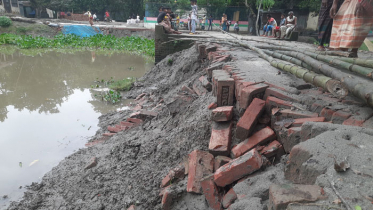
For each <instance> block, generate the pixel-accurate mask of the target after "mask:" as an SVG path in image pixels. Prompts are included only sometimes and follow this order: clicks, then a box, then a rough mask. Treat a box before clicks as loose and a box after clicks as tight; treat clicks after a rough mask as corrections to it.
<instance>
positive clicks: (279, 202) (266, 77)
mask: <svg viewBox="0 0 373 210" xmlns="http://www.w3.org/2000/svg"><path fill="white" fill-rule="evenodd" d="M207 46H209V47H207V48H206V46H204V45H200V44H197V47H192V48H190V49H188V50H184V51H183V52H180V53H176V54H174V55H171V56H169V57H167V58H166V59H164V60H163V61H162V62H160V63H159V64H158V65H156V66H155V67H154V68H153V69H152V70H151V71H150V72H148V73H147V74H146V75H145V76H144V77H143V78H142V79H141V80H140V81H139V82H136V83H135V87H134V89H133V90H131V91H129V92H128V93H127V94H126V95H127V96H128V97H131V98H136V103H135V106H134V107H133V109H132V110H128V111H123V112H116V113H111V114H108V115H104V116H102V117H101V118H100V127H101V128H102V129H100V130H99V131H98V132H97V135H96V136H95V137H94V138H93V139H92V141H90V143H88V146H90V147H88V148H86V149H82V150H80V151H78V152H77V153H75V154H73V155H71V156H69V157H67V158H66V159H65V160H64V161H62V162H61V163H60V164H59V165H58V166H57V167H55V168H54V169H53V170H52V171H51V172H49V173H48V174H46V175H45V177H44V178H43V181H42V182H41V183H40V184H34V185H32V186H31V187H30V190H29V191H28V192H27V193H26V195H25V198H24V199H23V200H22V201H21V202H19V203H14V204H12V206H11V207H10V208H9V209H126V208H128V207H129V206H131V205H134V206H132V207H133V209H146V210H147V209H198V210H199V209H200V210H202V209H208V208H209V207H210V208H213V209H222V208H223V207H224V208H228V207H229V209H231V210H244V209H250V210H254V209H255V210H256V209H258V210H261V209H263V210H264V209H274V210H280V209H292V210H294V209H297V210H300V209H305V208H307V209H330V208H335V209H342V208H344V207H343V203H347V204H346V205H350V206H355V205H359V206H361V207H363V209H369V208H370V207H371V205H372V204H371V201H370V200H369V199H371V196H373V192H372V191H371V190H372V189H373V183H372V182H371V177H373V171H372V168H371V167H370V166H369V165H371V164H369V162H371V158H373V154H372V152H371V151H372V149H373V148H372V147H373V146H372V145H373V144H372V143H371V141H370V140H371V139H372V135H373V131H372V130H370V129H366V128H361V127H353V126H344V125H333V124H342V123H344V124H346V125H360V126H366V127H369V126H371V121H372V118H371V116H372V115H373V111H372V109H371V108H368V107H364V105H363V104H361V103H360V102H357V101H356V98H354V97H352V96H348V97H347V98H346V99H345V100H341V99H337V98H334V97H333V96H332V95H331V94H327V93H324V92H323V91H322V90H319V89H316V88H314V87H313V86H311V85H308V84H305V83H304V82H303V81H301V80H299V79H297V78H295V77H294V76H292V75H289V74H284V73H281V72H278V70H277V69H275V68H274V67H271V66H270V65H269V64H268V63H266V62H265V61H263V60H262V59H261V58H259V56H258V55H256V54H255V53H253V52H251V51H248V50H246V49H243V48H241V47H237V46H231V45H228V46H222V45H214V44H210V45H207ZM197 49H198V50H197ZM202 75H204V77H201V76H202ZM208 79H211V80H210V81H211V83H210V82H209V81H208ZM215 102H216V103H217V104H215ZM216 106H224V107H223V108H218V109H214V107H216ZM209 109H214V110H213V111H209ZM285 153H290V155H289V156H286V155H284V154H285ZM231 158H232V159H231ZM346 158H347V161H348V163H349V165H350V166H349V168H348V167H342V169H339V168H338V167H335V165H334V159H335V160H336V161H337V162H338V163H340V162H341V161H343V160H345V161H346ZM224 163H227V164H225V165H224ZM345 170H346V171H345ZM201 180H202V181H201ZM330 183H332V184H330ZM160 185H161V186H162V187H163V189H162V188H160ZM336 192H337V193H339V194H342V196H341V197H338V196H337V194H336ZM300 203H302V204H300ZM303 203H307V204H303Z"/></svg>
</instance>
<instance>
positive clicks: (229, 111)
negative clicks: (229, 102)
mask: <svg viewBox="0 0 373 210" xmlns="http://www.w3.org/2000/svg"><path fill="white" fill-rule="evenodd" d="M232 116H233V106H221V107H218V108H216V109H214V110H212V113H211V120H213V121H216V122H225V121H229V120H231V119H232Z"/></svg>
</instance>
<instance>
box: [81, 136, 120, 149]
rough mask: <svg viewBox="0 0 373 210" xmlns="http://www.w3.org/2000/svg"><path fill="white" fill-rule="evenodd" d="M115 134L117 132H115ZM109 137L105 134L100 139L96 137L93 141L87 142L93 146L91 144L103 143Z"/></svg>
mask: <svg viewBox="0 0 373 210" xmlns="http://www.w3.org/2000/svg"><path fill="white" fill-rule="evenodd" d="M113 134H114V135H115V133H113ZM108 139H109V137H108V136H105V135H103V137H101V138H99V139H96V140H94V141H91V142H88V143H86V144H85V146H86V147H91V146H94V145H96V144H101V143H102V142H104V141H106V140H108Z"/></svg>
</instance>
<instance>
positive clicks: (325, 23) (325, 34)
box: [317, 0, 340, 51]
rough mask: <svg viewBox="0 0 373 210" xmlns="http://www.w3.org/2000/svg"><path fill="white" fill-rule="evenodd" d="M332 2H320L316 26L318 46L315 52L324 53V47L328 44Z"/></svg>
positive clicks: (329, 0)
mask: <svg viewBox="0 0 373 210" xmlns="http://www.w3.org/2000/svg"><path fill="white" fill-rule="evenodd" d="M333 2H334V0H322V2H321V7H320V12H319V22H318V26H317V28H318V30H319V36H318V41H319V46H318V47H317V50H320V51H324V50H325V47H324V45H325V44H329V43H330V36H331V35H332V28H333V19H332V18H331V17H330V9H331V8H332V6H333ZM339 6H340V5H339Z"/></svg>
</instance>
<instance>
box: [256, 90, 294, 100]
mask: <svg viewBox="0 0 373 210" xmlns="http://www.w3.org/2000/svg"><path fill="white" fill-rule="evenodd" d="M268 96H273V97H276V98H279V99H282V100H286V101H293V102H297V101H298V100H297V99H296V98H294V97H292V96H291V95H290V94H289V93H287V92H284V91H281V90H279V89H276V88H272V87H270V88H267V89H266V91H265V94H264V97H263V99H264V100H266V99H267V98H268Z"/></svg>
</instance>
